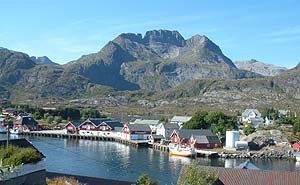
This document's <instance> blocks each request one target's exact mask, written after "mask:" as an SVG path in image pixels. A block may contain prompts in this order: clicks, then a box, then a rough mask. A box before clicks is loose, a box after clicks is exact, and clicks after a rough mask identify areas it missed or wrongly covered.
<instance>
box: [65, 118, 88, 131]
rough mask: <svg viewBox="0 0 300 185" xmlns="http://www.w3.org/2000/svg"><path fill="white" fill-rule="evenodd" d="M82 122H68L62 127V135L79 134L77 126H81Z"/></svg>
mask: <svg viewBox="0 0 300 185" xmlns="http://www.w3.org/2000/svg"><path fill="white" fill-rule="evenodd" d="M83 122H84V121H83V120H75V121H70V122H69V123H67V124H66V125H65V126H64V133H65V134H78V133H79V128H78V127H79V125H81V124H82V123H83Z"/></svg>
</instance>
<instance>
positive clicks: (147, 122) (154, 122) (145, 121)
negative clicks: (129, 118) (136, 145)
mask: <svg viewBox="0 0 300 185" xmlns="http://www.w3.org/2000/svg"><path fill="white" fill-rule="evenodd" d="M159 122H160V121H159V120H152V119H136V120H135V121H134V122H133V123H132V124H144V125H157V124H159Z"/></svg>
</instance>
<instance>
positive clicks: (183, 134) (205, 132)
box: [176, 129, 214, 138]
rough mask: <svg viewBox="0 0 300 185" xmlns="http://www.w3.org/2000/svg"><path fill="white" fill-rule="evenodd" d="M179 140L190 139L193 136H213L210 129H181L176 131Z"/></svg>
mask: <svg viewBox="0 0 300 185" xmlns="http://www.w3.org/2000/svg"><path fill="white" fill-rule="evenodd" d="M176 132H177V133H178V136H179V137H180V138H190V137H191V136H192V135H193V136H214V134H213V133H212V131H211V130H210V129H181V130H176Z"/></svg>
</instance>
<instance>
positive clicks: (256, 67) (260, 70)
mask: <svg viewBox="0 0 300 185" xmlns="http://www.w3.org/2000/svg"><path fill="white" fill-rule="evenodd" d="M234 64H235V65H236V67H237V68H239V69H242V70H247V71H251V72H254V73H257V74H260V75H263V76H276V75H279V74H282V73H283V72H285V71H287V70H288V69H287V68H285V67H279V66H275V65H272V64H267V63H263V62H259V61H257V60H254V59H251V60H246V61H236V62H234Z"/></svg>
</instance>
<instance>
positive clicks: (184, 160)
mask: <svg viewBox="0 0 300 185" xmlns="http://www.w3.org/2000/svg"><path fill="white" fill-rule="evenodd" d="M169 161H170V162H171V163H173V164H174V165H178V166H182V165H189V164H190V163H191V161H192V158H190V157H183V156H176V155H170V156H169Z"/></svg>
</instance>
